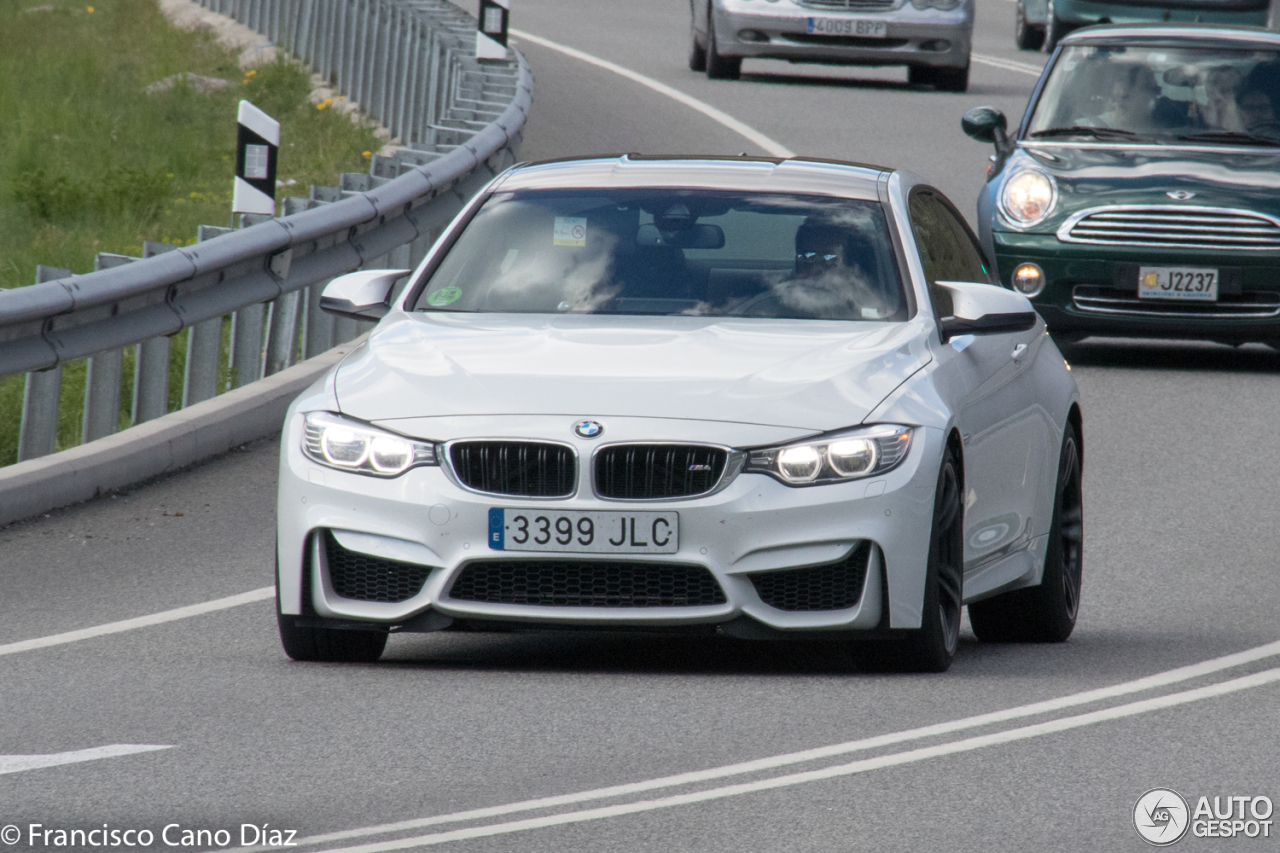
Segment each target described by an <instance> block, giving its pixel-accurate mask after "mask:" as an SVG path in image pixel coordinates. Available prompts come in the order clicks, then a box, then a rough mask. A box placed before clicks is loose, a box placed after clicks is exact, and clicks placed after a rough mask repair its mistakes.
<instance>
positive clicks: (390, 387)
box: [336, 312, 930, 430]
mask: <svg viewBox="0 0 1280 853" xmlns="http://www.w3.org/2000/svg"><path fill="white" fill-rule="evenodd" d="M925 325H927V324H926V321H925V320H922V319H920V318H917V319H916V320H914V321H911V322H907V323H872V322H837V321H800V320H757V319H752V320H738V319H726V318H706V317H617V316H601V315H590V316H582V315H578V316H547V315H540V314H526V315H513V314H447V313H436V312H431V313H414V314H404V313H396V314H393V315H391V316H390V317H388V318H387V319H386V320H384V321H383V322H382V323H381V324H380V325H379V326H378V327H377V328H376V329H375V330H374V331H373V333H372V334H371V335H370V337H369V340H368V341H367V342H366V343H365V344H364V345H363V346H361V347H360V348H359V349H357V350H356V351H354V352H353V353H352V354H351V355H350V356H348V357H347V359H346V360H345V361H344V362H343V364H342V365H341V367H340V368H339V370H338V374H337V379H336V390H337V397H338V405H339V407H340V408H341V410H342V411H343V412H344V413H347V414H350V415H351V416H352V417H355V418H359V419H361V420H367V421H385V420H392V419H397V418H421V417H435V416H442V415H549V414H556V415H567V416H569V417H600V416H610V415H612V416H632V417H653V418H682V419H697V420H717V421H735V422H739V423H753V424H767V425H771V426H786V427H796V428H802V429H809V430H830V429H836V428H839V427H845V426H851V425H856V424H858V423H861V422H862V421H863V419H865V418H866V417H867V415H868V414H870V412H871V411H872V410H873V409H874V408H875V407H876V405H878V404H879V403H880V401H882V400H883V399H884V398H885V397H886V396H888V395H889V393H890V392H891V391H893V389H894V388H896V387H897V386H898V385H899V384H900V383H901V382H902V381H903V380H904V379H905V378H906V377H908V376H910V375H911V374H912V373H913V372H915V371H916V370H918V369H919V368H920V367H922V366H923V365H924V364H926V363H927V362H928V360H929V357H930V356H929V354H928V350H927V347H926V346H925V343H924V340H925V334H924V330H925Z"/></svg>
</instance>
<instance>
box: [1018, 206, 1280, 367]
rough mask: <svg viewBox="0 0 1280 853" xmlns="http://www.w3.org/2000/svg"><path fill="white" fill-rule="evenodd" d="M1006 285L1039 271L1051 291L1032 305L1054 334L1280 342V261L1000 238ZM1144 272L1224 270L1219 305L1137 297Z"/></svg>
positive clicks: (1034, 237) (1043, 237) (1047, 237)
mask: <svg viewBox="0 0 1280 853" xmlns="http://www.w3.org/2000/svg"><path fill="white" fill-rule="evenodd" d="M993 238H994V244H995V252H996V264H997V267H998V268H999V272H1000V281H1001V282H1002V283H1003V284H1004V285H1005V286H1006V287H1011V286H1012V282H1011V277H1012V274H1013V270H1014V268H1015V267H1016V266H1017V265H1018V264H1020V263H1023V262H1026V261H1030V262H1033V263H1036V264H1038V265H1039V266H1040V267H1041V268H1042V269H1043V270H1044V272H1045V277H1046V279H1047V284H1046V285H1045V288H1044V290H1043V291H1042V292H1041V293H1040V294H1039V295H1038V296H1036V297H1034V298H1033V299H1032V300H1031V302H1032V304H1034V305H1035V307H1036V310H1037V311H1038V312H1039V313H1040V316H1042V317H1043V318H1044V321H1045V323H1046V324H1047V325H1048V327H1049V330H1050V331H1051V332H1053V333H1054V334H1062V333H1067V334H1070V335H1121V336H1133V337H1152V338H1196V339H1205V340H1215V341H1222V342H1224V343H1233V344H1238V343H1249V342H1256V341H1274V340H1280V257H1276V256H1275V255H1274V254H1271V255H1266V254H1263V253H1250V252H1230V251H1221V252H1214V251H1211V250H1205V249H1174V248H1160V249H1143V248H1137V247H1123V246H1097V245H1089V244H1077V243H1064V242H1062V241H1060V240H1059V239H1058V238H1057V237H1056V236H1055V235H1054V234H1031V233H1019V232H1011V231H996V232H994V234H993ZM1137 266H1187V267H1208V268H1214V269H1218V270H1220V271H1221V279H1222V281H1221V284H1220V286H1219V300H1218V302H1217V303H1191V302H1172V301H1165V300H1142V301H1141V302H1139V300H1138V298H1137V283H1136V282H1137V279H1136V271H1135V267H1137Z"/></svg>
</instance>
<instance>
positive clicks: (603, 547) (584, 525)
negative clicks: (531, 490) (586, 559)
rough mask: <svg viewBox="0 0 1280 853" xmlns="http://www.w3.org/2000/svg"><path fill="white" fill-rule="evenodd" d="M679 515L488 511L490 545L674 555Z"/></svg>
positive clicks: (502, 548) (512, 548) (514, 548)
mask: <svg viewBox="0 0 1280 853" xmlns="http://www.w3.org/2000/svg"><path fill="white" fill-rule="evenodd" d="M679 546H680V515H679V513H674V512H578V511H574V510H546V509H498V508H493V509H490V510H489V547H490V548H492V549H494V550H495V551H559V552H570V553H580V554H674V553H675V552H676V550H677V549H678V548H679Z"/></svg>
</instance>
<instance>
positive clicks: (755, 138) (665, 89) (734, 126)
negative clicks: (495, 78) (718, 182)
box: [511, 29, 796, 157]
mask: <svg viewBox="0 0 1280 853" xmlns="http://www.w3.org/2000/svg"><path fill="white" fill-rule="evenodd" d="M511 34H512V35H514V36H516V37H518V38H522V39H524V40H525V41H531V42H533V43H534V44H536V45H541V46H542V47H545V48H549V49H550V50H555V51H559V52H560V53H563V54H564V55H565V56H571V57H573V58H574V59H580V60H582V61H583V62H587V63H590V64H591V65H594V66H596V67H597V68H603V69H605V70H606V71H612V72H613V73H614V74H618V75H621V76H623V77H626V78H627V79H628V80H633V81H635V82H636V83H639V84H640V85H641V86H647V87H648V88H650V89H652V90H653V91H655V92H657V93H658V94H660V95H666V96H667V97H668V98H671V99H672V100H674V101H679V102H680V103H682V104H684V105H685V106H686V107H689V108H690V109H694V110H697V111H698V112H700V113H702V114H703V115H704V116H706V117H707V118H709V119H711V120H712V121H714V122H718V123H719V124H722V125H724V126H725V127H727V128H729V129H730V130H732V131H733V132H734V133H737V134H739V135H741V136H743V137H745V138H747V139H749V140H750V141H752V142H754V143H755V144H756V145H758V146H760V147H761V148H763V149H764V150H765V151H768V152H769V153H770V154H772V155H773V156H775V157H794V156H796V155H795V152H794V151H792V150H791V149H790V148H788V147H786V146H785V145H783V144H782V143H780V142H776V141H774V140H772V139H770V138H769V137H767V136H765V135H764V134H763V133H761V132H760V131H758V130H756V129H755V128H754V127H751V126H750V125H748V124H745V123H743V122H740V121H738V120H737V119H736V118H734V117H733V116H731V115H729V114H728V113H726V112H724V111H723V110H718V109H716V108H715V107H713V106H711V105H710V104H708V103H707V102H706V101H700V100H698V99H697V98H695V97H693V96H692V95H686V94H685V93H684V92H681V91H680V90H679V89H675V88H672V87H671V86H668V85H667V84H666V83H660V82H658V81H657V80H654V79H653V78H652V77H646V76H645V75H644V74H641V73H639V72H637V71H632V70H631V69H630V68H623V67H622V66H621V65H618V64H617V63H614V62H610V61H609V60H607V59H601V58H600V57H598V56H592V55H591V54H589V53H586V52H584V51H581V50H578V49H577V48H575V47H569V46H568V45H563V44H560V43H558V42H554V41H551V40H550V39H544V38H543V37H542V36H535V35H534V34H533V33H527V32H525V31H524V30H516V29H513V30H511Z"/></svg>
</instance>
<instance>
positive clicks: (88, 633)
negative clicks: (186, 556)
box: [0, 586, 276, 656]
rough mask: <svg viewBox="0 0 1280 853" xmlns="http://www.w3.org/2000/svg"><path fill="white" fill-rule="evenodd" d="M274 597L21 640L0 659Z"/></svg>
mask: <svg viewBox="0 0 1280 853" xmlns="http://www.w3.org/2000/svg"><path fill="white" fill-rule="evenodd" d="M275 594H276V588H275V587H274V586H264V587H263V588H262V589H255V590H252V591H250V592H242V593H240V594H239V595H231V596H228V597H226V598H218V599H214V600H213V601H206V602H204V603H203V604H191V605H188V606H187V607H178V608H176V609H174V610H164V611H161V612H160V613H152V614H151V615H150V616H138V617H135V618H133V619H124V620H122V621H120V622H108V623H107V624H105V625H96V626H94V627H92V628H81V629H80V630H78V631H67V632H66V633H64V634H52V635H50V636H48V637H37V638H35V639H34V640H21V641H19V642H16V643H9V644H8V645H4V646H0V656H3V655H15V654H17V653H18V652H29V651H31V650H33V649H43V648H47V647H49V646H60V645H62V644H63V643H74V642H77V641H78V640H88V639H92V638H93V637H102V636H105V635H107V634H119V633H121V632H122V631H132V630H134V629H135V628H146V627H149V626H151V625H162V624H164V623H165V622H174V621H177V620H178V619H189V618H191V617H192V616H200V615H202V614H204V613H213V612H215V611H218V610H227V609H228V608H231V607H239V606H240V605H242V604H252V603H253V602H255V601H265V600H266V599H268V598H272V597H274V596H275Z"/></svg>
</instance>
